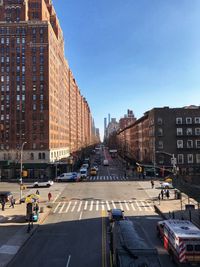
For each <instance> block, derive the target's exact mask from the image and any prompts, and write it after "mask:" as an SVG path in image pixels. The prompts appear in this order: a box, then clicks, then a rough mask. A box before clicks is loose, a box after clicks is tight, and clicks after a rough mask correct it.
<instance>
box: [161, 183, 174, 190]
mask: <svg viewBox="0 0 200 267" xmlns="http://www.w3.org/2000/svg"><path fill="white" fill-rule="evenodd" d="M161 188H163V189H170V188H173V185H172V184H171V183H167V182H163V183H161Z"/></svg>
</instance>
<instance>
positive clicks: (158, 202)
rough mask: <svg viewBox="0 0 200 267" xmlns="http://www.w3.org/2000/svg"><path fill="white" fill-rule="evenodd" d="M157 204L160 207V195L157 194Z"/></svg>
mask: <svg viewBox="0 0 200 267" xmlns="http://www.w3.org/2000/svg"><path fill="white" fill-rule="evenodd" d="M158 204H159V205H160V194H158Z"/></svg>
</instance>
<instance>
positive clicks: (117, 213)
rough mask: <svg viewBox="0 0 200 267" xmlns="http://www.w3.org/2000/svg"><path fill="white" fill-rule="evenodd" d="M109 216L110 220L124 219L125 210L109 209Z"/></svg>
mask: <svg viewBox="0 0 200 267" xmlns="http://www.w3.org/2000/svg"><path fill="white" fill-rule="evenodd" d="M108 218H109V221H110V222H115V221H120V220H124V219H125V217H124V211H123V210H121V209H111V210H108Z"/></svg>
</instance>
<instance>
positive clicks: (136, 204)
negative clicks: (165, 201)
mask: <svg viewBox="0 0 200 267" xmlns="http://www.w3.org/2000/svg"><path fill="white" fill-rule="evenodd" d="M135 203H136V205H137V207H138V209H139V210H140V211H141V210H142V209H141V207H140V205H139V204H138V202H137V200H136V201H135Z"/></svg>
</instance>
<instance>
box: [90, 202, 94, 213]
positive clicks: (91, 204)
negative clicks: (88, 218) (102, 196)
mask: <svg viewBox="0 0 200 267" xmlns="http://www.w3.org/2000/svg"><path fill="white" fill-rule="evenodd" d="M93 202H94V201H93V200H92V201H91V203H90V211H91V210H92V206H93Z"/></svg>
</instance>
